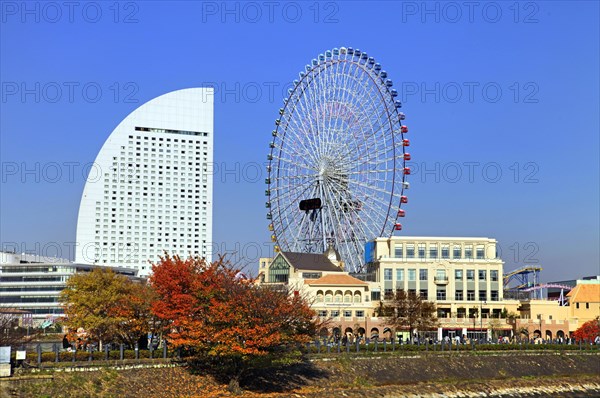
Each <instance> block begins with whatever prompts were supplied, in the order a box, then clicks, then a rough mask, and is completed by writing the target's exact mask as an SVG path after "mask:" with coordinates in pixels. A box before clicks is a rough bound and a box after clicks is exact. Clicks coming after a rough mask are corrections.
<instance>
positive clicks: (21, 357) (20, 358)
mask: <svg viewBox="0 0 600 398" xmlns="http://www.w3.org/2000/svg"><path fill="white" fill-rule="evenodd" d="M26 358H27V351H17V355H16V358H15V359H16V360H17V361H24V360H25V359H26Z"/></svg>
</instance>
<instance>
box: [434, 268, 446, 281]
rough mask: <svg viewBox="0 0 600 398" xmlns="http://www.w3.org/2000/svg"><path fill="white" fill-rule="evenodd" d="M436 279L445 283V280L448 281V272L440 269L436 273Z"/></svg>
mask: <svg viewBox="0 0 600 398" xmlns="http://www.w3.org/2000/svg"><path fill="white" fill-rule="evenodd" d="M435 278H436V279H437V280H438V281H443V280H446V271H445V270H443V269H438V270H437V271H436V272H435Z"/></svg>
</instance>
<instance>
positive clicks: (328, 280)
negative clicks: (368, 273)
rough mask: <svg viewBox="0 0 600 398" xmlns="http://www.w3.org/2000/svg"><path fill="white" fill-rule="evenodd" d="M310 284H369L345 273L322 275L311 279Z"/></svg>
mask: <svg viewBox="0 0 600 398" xmlns="http://www.w3.org/2000/svg"><path fill="white" fill-rule="evenodd" d="M309 285H328V286H329V285H345V286H349V285H351V286H367V285H368V283H367V282H363V281H361V280H360V279H356V278H355V277H353V276H350V275H347V274H345V273H344V274H341V275H336V274H329V275H325V276H322V277H320V278H319V279H316V280H313V281H310V283H309Z"/></svg>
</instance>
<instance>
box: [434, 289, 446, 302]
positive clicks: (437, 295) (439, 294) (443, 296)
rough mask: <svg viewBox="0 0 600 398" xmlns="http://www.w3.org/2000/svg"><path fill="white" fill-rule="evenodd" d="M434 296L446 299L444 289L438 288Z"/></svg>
mask: <svg viewBox="0 0 600 398" xmlns="http://www.w3.org/2000/svg"><path fill="white" fill-rule="evenodd" d="M436 298H437V299H438V300H446V289H438V290H437V294H436Z"/></svg>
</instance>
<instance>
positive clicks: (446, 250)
mask: <svg viewBox="0 0 600 398" xmlns="http://www.w3.org/2000/svg"><path fill="white" fill-rule="evenodd" d="M442 258H443V259H449V258H450V245H442Z"/></svg>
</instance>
